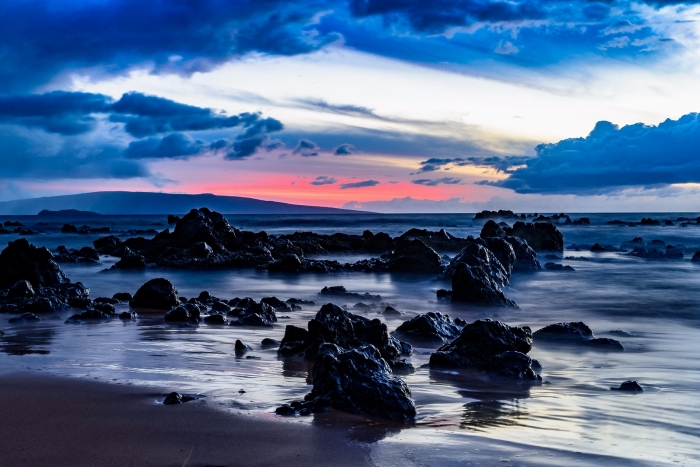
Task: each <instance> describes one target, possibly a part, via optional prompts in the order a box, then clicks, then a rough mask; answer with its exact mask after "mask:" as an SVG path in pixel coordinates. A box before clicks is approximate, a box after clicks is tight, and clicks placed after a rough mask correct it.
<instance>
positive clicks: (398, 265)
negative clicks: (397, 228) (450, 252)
mask: <svg viewBox="0 0 700 467" xmlns="http://www.w3.org/2000/svg"><path fill="white" fill-rule="evenodd" d="M441 266H442V261H441V260H440V255H439V254H437V252H436V251H435V250H433V249H432V248H431V247H429V246H428V245H426V244H425V243H424V242H423V241H422V240H419V239H415V238H400V239H399V240H397V241H396V249H395V250H394V253H393V254H392V255H391V256H390V257H389V262H388V269H389V270H390V271H393V272H408V273H419V274H437V273H438V272H440V270H441Z"/></svg>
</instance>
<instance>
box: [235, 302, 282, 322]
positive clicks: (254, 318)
mask: <svg viewBox="0 0 700 467" xmlns="http://www.w3.org/2000/svg"><path fill="white" fill-rule="evenodd" d="M276 322H277V315H276V314H275V309H274V308H272V307H271V306H270V305H268V304H267V303H252V304H251V305H249V306H248V307H246V309H244V310H243V311H241V312H240V313H239V314H238V320H237V321H231V324H232V325H245V326H273V325H274V323H276Z"/></svg>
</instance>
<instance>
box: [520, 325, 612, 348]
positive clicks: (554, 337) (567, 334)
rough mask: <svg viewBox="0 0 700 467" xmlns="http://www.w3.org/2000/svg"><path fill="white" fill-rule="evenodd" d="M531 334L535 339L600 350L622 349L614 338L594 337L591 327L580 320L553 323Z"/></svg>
mask: <svg viewBox="0 0 700 467" xmlns="http://www.w3.org/2000/svg"><path fill="white" fill-rule="evenodd" d="M533 336H534V337H535V340H536V341H549V342H557V343H563V344H583V345H586V346H590V347H593V348H597V349H600V350H624V348H623V347H622V344H620V342H619V341H616V340H615V339H609V338H606V337H601V338H596V337H595V335H594V334H593V331H592V330H591V328H589V327H588V326H586V324H584V323H582V322H580V321H579V322H570V323H554V324H550V325H548V326H545V327H543V328H542V329H538V330H537V331H535V332H534V334H533Z"/></svg>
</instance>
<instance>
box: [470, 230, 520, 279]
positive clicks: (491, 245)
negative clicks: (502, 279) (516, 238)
mask: <svg viewBox="0 0 700 467" xmlns="http://www.w3.org/2000/svg"><path fill="white" fill-rule="evenodd" d="M478 241H480V242H483V243H482V244H483V245H484V246H485V247H486V248H488V250H489V251H490V252H491V253H493V254H494V256H495V257H496V259H498V262H499V263H501V266H503V270H504V271H505V275H506V277H510V274H511V273H512V272H513V269H514V267H515V262H516V256H515V251H514V250H513V246H512V245H511V244H510V242H508V241H507V240H506V239H504V238H499V237H492V238H486V239H479V240H478Z"/></svg>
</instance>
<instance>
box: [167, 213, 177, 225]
mask: <svg viewBox="0 0 700 467" xmlns="http://www.w3.org/2000/svg"><path fill="white" fill-rule="evenodd" d="M179 220H180V216H174V215H172V214H168V224H170V225H172V224H177V223H178V221H179Z"/></svg>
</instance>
